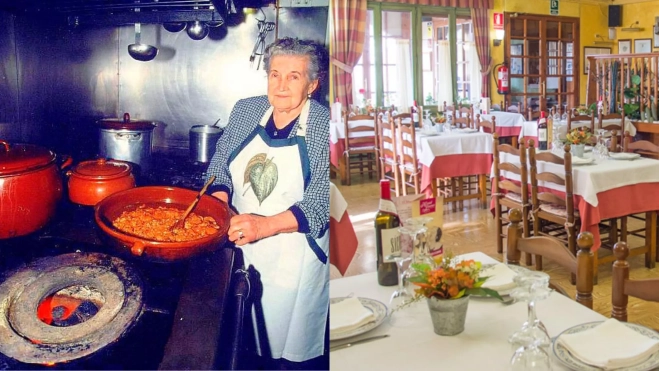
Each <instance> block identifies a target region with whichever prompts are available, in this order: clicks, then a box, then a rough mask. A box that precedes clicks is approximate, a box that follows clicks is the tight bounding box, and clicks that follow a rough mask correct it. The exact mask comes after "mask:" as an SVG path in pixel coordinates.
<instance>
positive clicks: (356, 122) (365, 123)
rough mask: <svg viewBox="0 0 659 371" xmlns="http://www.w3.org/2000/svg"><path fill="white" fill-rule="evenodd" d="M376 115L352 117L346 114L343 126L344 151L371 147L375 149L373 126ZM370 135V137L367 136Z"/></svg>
mask: <svg viewBox="0 0 659 371" xmlns="http://www.w3.org/2000/svg"><path fill="white" fill-rule="evenodd" d="M376 121H377V115H376V116H375V117H373V116H370V115H354V116H350V115H349V114H346V115H345V116H344V120H343V125H344V129H345V138H344V143H345V150H346V151H350V149H353V148H363V147H368V146H373V148H376V143H377V142H376V141H377V139H376V135H375V131H376V130H375V126H376ZM369 134H371V135H369Z"/></svg>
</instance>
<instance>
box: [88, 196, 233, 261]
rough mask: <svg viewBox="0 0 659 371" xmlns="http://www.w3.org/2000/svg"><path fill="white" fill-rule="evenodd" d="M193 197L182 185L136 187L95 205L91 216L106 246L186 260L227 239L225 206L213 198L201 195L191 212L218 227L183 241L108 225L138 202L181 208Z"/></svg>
mask: <svg viewBox="0 0 659 371" xmlns="http://www.w3.org/2000/svg"><path fill="white" fill-rule="evenodd" d="M195 197H197V192H195V191H193V190H189V189H185V188H176V187H165V186H153V187H137V188H132V189H129V190H126V191H121V192H117V193H115V194H113V195H111V196H108V197H106V198H105V199H103V200H102V201H101V202H99V203H98V204H96V207H95V208H94V217H95V219H96V224H98V226H99V227H100V228H101V231H102V232H103V236H104V237H106V239H107V241H108V243H109V245H111V246H113V247H115V248H117V249H118V250H119V251H120V252H122V253H129V254H132V255H134V256H139V257H143V258H145V259H148V260H152V261H157V262H170V261H175V260H181V259H187V258H191V257H193V256H197V255H199V254H202V253H206V252H210V251H214V250H217V249H218V248H220V247H223V246H224V244H225V243H226V241H227V232H228V230H229V219H230V218H231V214H230V213H229V207H228V206H227V204H225V203H224V202H222V201H220V200H218V199H217V198H215V197H212V196H208V195H204V196H202V197H201V200H199V204H198V205H197V207H196V208H195V210H194V213H196V214H198V215H201V216H210V217H212V218H213V219H215V221H216V222H217V224H218V225H219V226H220V230H219V233H216V234H214V235H212V236H207V237H204V238H200V239H197V240H192V241H186V242H159V241H153V240H147V239H144V238H141V237H137V236H134V235H130V234H126V233H124V232H122V231H120V230H118V229H116V228H115V227H114V226H113V225H112V221H113V220H115V219H116V218H117V217H118V216H119V215H121V213H122V212H124V211H131V210H135V209H136V208H137V207H139V206H140V205H146V206H148V207H157V206H166V207H176V208H179V209H181V210H185V209H186V208H187V207H188V206H189V205H190V204H191V203H192V201H193V200H194V199H195Z"/></svg>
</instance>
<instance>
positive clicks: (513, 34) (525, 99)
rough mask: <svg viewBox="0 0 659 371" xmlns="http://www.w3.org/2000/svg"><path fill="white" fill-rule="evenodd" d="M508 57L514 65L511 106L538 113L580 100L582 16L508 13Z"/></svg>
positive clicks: (506, 38) (509, 102) (509, 98)
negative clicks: (580, 33)
mask: <svg viewBox="0 0 659 371" xmlns="http://www.w3.org/2000/svg"><path fill="white" fill-rule="evenodd" d="M505 25H506V27H505V28H506V36H505V43H504V48H505V52H504V58H505V61H506V62H507V64H508V68H509V69H510V82H509V86H510V93H509V94H508V95H507V96H506V98H505V99H506V103H507V105H508V106H510V105H517V106H518V107H519V108H520V112H523V113H524V114H526V112H527V111H528V109H529V108H531V110H532V111H533V114H534V117H537V116H539V112H540V111H547V110H548V109H550V108H552V107H555V106H558V107H561V108H563V107H566V106H567V107H570V108H572V107H575V106H576V105H578V102H579V19H578V18H571V17H551V16H538V15H515V14H511V13H506V14H505Z"/></svg>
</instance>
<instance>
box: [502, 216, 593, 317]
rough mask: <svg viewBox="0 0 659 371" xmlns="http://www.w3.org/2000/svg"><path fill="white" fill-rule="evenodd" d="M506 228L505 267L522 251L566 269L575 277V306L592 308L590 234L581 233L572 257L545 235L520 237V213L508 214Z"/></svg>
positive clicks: (514, 260) (559, 243)
mask: <svg viewBox="0 0 659 371" xmlns="http://www.w3.org/2000/svg"><path fill="white" fill-rule="evenodd" d="M508 216H509V219H510V225H509V226H508V248H507V249H506V260H507V262H508V264H515V265H518V264H519V260H520V255H521V254H520V253H521V252H525V253H527V254H532V255H534V256H536V255H539V256H542V257H545V258H548V259H550V260H552V261H554V262H555V263H557V264H558V265H560V266H562V267H564V268H566V269H567V270H569V271H570V272H571V273H574V274H575V275H576V276H577V295H576V300H577V302H578V303H581V304H583V305H585V306H586V307H588V308H590V309H592V308H593V270H594V260H595V257H594V255H593V253H592V252H591V251H590V249H591V248H592V247H593V241H594V238H593V235H592V233H590V232H582V233H580V234H579V236H578V237H577V245H578V246H579V251H578V252H577V255H576V256H574V254H572V252H570V249H568V248H567V246H565V245H564V244H563V242H561V241H560V240H558V239H556V238H553V237H548V236H534V237H523V234H522V229H523V228H522V226H521V224H520V222H521V221H522V212H521V211H520V210H518V209H511V210H510V211H509V212H508Z"/></svg>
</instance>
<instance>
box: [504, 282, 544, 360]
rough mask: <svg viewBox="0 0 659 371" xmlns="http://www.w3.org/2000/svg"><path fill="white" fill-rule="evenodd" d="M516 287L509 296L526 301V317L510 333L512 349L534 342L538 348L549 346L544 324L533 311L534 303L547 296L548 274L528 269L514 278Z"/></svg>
mask: <svg viewBox="0 0 659 371" xmlns="http://www.w3.org/2000/svg"><path fill="white" fill-rule="evenodd" d="M514 281H515V283H516V284H517V287H516V288H515V289H514V290H513V291H512V292H511V294H510V296H512V297H513V298H515V299H517V300H520V301H521V300H524V301H526V302H527V307H528V318H527V320H526V322H524V324H523V325H522V328H521V329H520V330H518V331H516V332H515V333H514V334H512V335H511V336H510V337H509V338H508V341H509V342H510V344H512V346H513V348H514V349H519V348H520V347H525V346H529V345H531V344H535V345H536V346H538V347H540V348H549V346H550V345H551V339H550V338H549V334H548V333H547V329H546V328H545V325H544V324H543V323H542V322H541V321H540V320H539V319H538V317H537V316H536V313H535V303H536V301H538V300H544V299H546V298H548V297H549V295H550V294H551V290H550V289H549V275H548V274H547V273H544V272H537V271H528V272H525V273H520V274H518V275H517V276H516V277H515V278H514Z"/></svg>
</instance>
